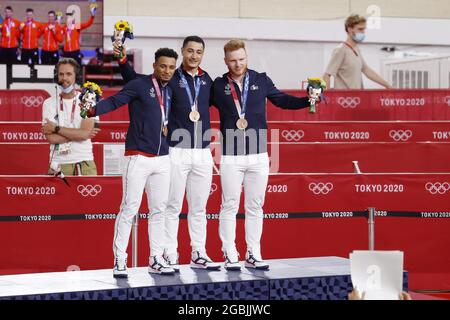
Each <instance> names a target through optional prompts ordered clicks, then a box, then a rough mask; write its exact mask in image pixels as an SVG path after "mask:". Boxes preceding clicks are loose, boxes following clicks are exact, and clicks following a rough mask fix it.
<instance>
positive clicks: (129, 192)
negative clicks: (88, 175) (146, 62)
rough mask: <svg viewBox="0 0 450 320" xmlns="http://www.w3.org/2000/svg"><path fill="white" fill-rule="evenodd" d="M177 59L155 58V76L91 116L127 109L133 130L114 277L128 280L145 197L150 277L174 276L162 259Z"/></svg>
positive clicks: (170, 55)
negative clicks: (133, 230)
mask: <svg viewBox="0 0 450 320" xmlns="http://www.w3.org/2000/svg"><path fill="white" fill-rule="evenodd" d="M177 58H178V55H177V53H176V52H175V51H173V50H172V49H168V48H161V49H159V50H157V51H156V53H155V63H154V64H153V69H154V72H153V74H152V75H148V76H145V77H140V78H138V79H135V80H133V81H130V82H129V83H127V84H126V85H125V87H124V88H123V89H122V90H121V91H120V92H118V93H117V94H115V95H113V96H111V97H108V98H106V99H104V100H102V101H100V102H99V103H98V104H97V105H96V106H95V108H93V109H91V110H89V113H88V115H89V116H97V115H101V114H104V113H107V112H111V111H113V110H115V109H117V108H119V107H121V106H123V105H125V104H128V108H129V113H130V126H129V128H128V132H127V139H126V143H125V149H126V151H125V158H126V162H125V166H124V171H123V175H122V185H123V197H122V204H121V206H120V212H119V214H118V215H117V219H116V223H115V228H114V243H113V251H114V257H115V265H114V271H113V274H114V277H127V275H128V273H127V252H126V250H127V247H128V240H129V238H130V232H131V224H132V221H133V218H134V217H135V215H136V214H137V213H138V210H139V207H140V204H141V199H142V193H143V191H144V189H145V190H146V193H147V197H148V203H149V211H150V216H149V222H148V232H149V239H150V258H149V269H148V270H149V272H152V273H159V274H174V273H175V270H174V269H173V268H171V267H169V266H168V265H167V263H166V261H165V259H164V258H163V253H164V247H165V245H164V238H165V211H166V205H167V198H168V195H169V187H170V161H169V156H168V144H167V134H168V132H167V120H168V115H169V113H170V103H171V102H170V100H171V95H172V92H171V89H170V88H169V86H167V83H168V82H169V81H170V79H171V78H172V76H173V74H174V72H175V70H176V59H177Z"/></svg>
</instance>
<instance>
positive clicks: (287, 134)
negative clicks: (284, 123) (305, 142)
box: [281, 130, 305, 141]
mask: <svg viewBox="0 0 450 320" xmlns="http://www.w3.org/2000/svg"><path fill="white" fill-rule="evenodd" d="M281 136H282V137H283V138H284V139H285V140H286V141H300V140H301V139H302V138H303V137H304V136H305V132H304V131H303V130H283V131H281Z"/></svg>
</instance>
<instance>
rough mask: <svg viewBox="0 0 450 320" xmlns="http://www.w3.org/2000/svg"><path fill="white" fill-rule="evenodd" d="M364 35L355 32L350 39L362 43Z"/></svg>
mask: <svg viewBox="0 0 450 320" xmlns="http://www.w3.org/2000/svg"><path fill="white" fill-rule="evenodd" d="M365 37H366V35H365V34H364V33H362V32H356V33H355V34H353V36H352V39H353V40H355V42H363V41H364V38H365Z"/></svg>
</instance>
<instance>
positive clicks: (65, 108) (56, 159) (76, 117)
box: [42, 58, 99, 176]
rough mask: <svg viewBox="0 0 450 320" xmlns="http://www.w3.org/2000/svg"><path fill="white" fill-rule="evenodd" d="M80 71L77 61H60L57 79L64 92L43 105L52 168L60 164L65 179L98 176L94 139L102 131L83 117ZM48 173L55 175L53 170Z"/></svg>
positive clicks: (57, 67) (44, 130)
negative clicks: (78, 89) (79, 82)
mask: <svg viewBox="0 0 450 320" xmlns="http://www.w3.org/2000/svg"><path fill="white" fill-rule="evenodd" d="M80 72H81V70H80V65H79V64H78V63H77V62H76V61H75V60H74V59H72V58H62V59H61V60H59V62H58V63H57V64H56V66H55V73H56V75H55V76H56V77H57V81H58V85H59V87H60V92H61V93H60V94H59V95H56V96H53V97H50V98H48V99H47V100H45V101H44V104H43V106H42V119H43V125H42V131H43V133H44V134H45V137H46V138H47V140H48V142H50V166H51V168H55V167H59V165H60V166H61V167H60V171H62V173H63V174H64V175H66V176H68V175H83V176H84V175H96V174H97V167H96V165H95V162H94V156H93V153H92V142H91V138H92V137H94V136H95V134H97V132H98V131H99V129H97V128H94V124H95V122H94V119H83V118H81V116H80V105H79V104H80V100H79V98H78V97H79V95H80V93H79V92H78V91H76V90H75V87H74V86H75V80H76V78H77V77H79V76H80ZM55 171H56V170H55ZM58 171H59V170H58ZM49 173H55V172H52V171H51V169H50V171H49Z"/></svg>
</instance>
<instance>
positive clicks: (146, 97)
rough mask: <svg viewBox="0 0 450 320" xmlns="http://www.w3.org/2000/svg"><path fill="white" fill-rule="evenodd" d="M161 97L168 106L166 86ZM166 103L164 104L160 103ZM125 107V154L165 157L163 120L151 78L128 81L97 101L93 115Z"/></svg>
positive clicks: (147, 76)
mask: <svg viewBox="0 0 450 320" xmlns="http://www.w3.org/2000/svg"><path fill="white" fill-rule="evenodd" d="M160 88H161V95H162V97H163V99H164V97H165V96H166V90H167V97H168V100H169V101H168V103H169V106H170V101H171V95H172V90H171V89H170V88H169V87H168V86H167V85H166V86H164V87H162V86H161V85H160ZM164 103H166V102H164ZM125 104H128V112H129V115H130V125H129V127H128V132H127V139H126V141H125V149H126V151H138V152H143V153H146V154H149V155H167V154H168V153H169V147H168V144H167V138H166V137H165V136H164V135H163V134H162V128H163V125H164V123H163V119H162V112H161V107H160V105H159V100H158V95H157V93H156V89H155V88H154V86H153V82H152V79H151V75H146V76H142V77H140V78H137V79H135V80H132V81H130V82H128V83H127V84H126V85H125V86H124V87H123V89H122V90H120V91H119V92H118V93H117V94H115V95H113V96H111V97H108V98H106V99H103V100H101V101H100V102H99V103H98V104H97V105H96V106H95V115H96V116H98V115H101V114H104V113H107V112H111V111H113V110H116V109H117V108H119V107H121V106H123V105H125Z"/></svg>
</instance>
